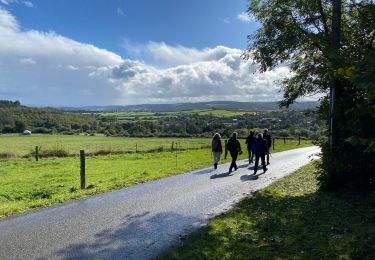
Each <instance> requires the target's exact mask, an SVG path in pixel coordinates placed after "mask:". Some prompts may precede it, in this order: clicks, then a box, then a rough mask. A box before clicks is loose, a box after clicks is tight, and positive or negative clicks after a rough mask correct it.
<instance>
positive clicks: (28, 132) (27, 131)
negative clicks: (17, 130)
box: [22, 130, 31, 135]
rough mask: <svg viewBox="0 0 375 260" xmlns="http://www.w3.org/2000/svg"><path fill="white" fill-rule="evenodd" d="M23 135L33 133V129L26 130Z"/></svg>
mask: <svg viewBox="0 0 375 260" xmlns="http://www.w3.org/2000/svg"><path fill="white" fill-rule="evenodd" d="M22 134H23V135H31V131H30V130H25V131H23V132H22Z"/></svg>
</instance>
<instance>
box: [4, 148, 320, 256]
mask: <svg viewBox="0 0 375 260" xmlns="http://www.w3.org/2000/svg"><path fill="white" fill-rule="evenodd" d="M318 152H319V148H318V147H306V148H301V149H295V150H290V151H285V152H280V153H275V154H273V157H272V158H271V164H270V165H269V166H268V169H269V170H268V171H267V173H266V174H262V172H263V171H262V170H261V169H260V170H259V171H258V175H257V176H255V177H254V176H251V174H252V172H253V171H252V170H249V169H248V165H247V163H246V162H245V161H243V160H242V161H239V163H238V165H239V167H240V168H239V169H238V170H237V171H235V172H233V173H232V174H231V175H228V173H227V171H228V168H229V164H224V165H220V166H219V174H218V175H217V176H213V175H212V168H206V169H201V170H198V171H194V172H190V173H186V174H181V175H177V176H173V177H169V178H164V179H160V180H157V181H153V182H149V183H145V184H142V185H137V186H133V187H130V188H125V189H121V190H117V191H114V192H109V193H105V194H101V195H97V196H93V197H90V198H86V199H80V200H76V201H73V202H69V203H66V204H63V205H58V206H55V207H50V208H45V209H41V210H38V211H35V212H31V213H26V214H22V215H19V216H15V217H11V218H8V219H5V220H2V221H0V259H1V260H2V259H7V260H8V259H150V258H152V257H154V256H157V255H158V254H160V253H161V252H163V251H164V250H166V249H168V248H169V247H171V246H173V245H176V244H178V243H179V242H180V237H181V236H185V235H187V234H189V233H190V232H192V231H193V230H195V229H196V228H199V227H201V226H203V225H204V224H206V223H207V220H208V219H209V218H212V217H214V216H215V215H217V214H220V213H222V212H224V211H225V210H226V209H228V208H229V207H230V206H231V205H233V203H235V202H237V201H238V200H240V199H241V198H243V197H244V196H247V195H248V194H249V193H251V192H252V191H255V190H258V189H261V188H264V187H266V186H267V185H269V184H270V183H272V182H274V181H275V180H277V179H280V178H282V177H284V176H286V175H288V174H290V173H291V172H293V171H295V170H296V169H298V168H300V167H301V166H303V165H305V164H307V163H308V162H309V161H310V160H311V157H310V156H311V155H312V154H316V153H318ZM250 169H251V168H250Z"/></svg>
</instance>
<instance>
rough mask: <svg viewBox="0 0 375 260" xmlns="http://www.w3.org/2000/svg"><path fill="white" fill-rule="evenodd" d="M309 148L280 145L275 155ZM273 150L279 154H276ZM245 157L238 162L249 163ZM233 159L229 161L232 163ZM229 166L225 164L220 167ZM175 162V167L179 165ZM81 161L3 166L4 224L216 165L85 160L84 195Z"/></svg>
mask: <svg viewBox="0 0 375 260" xmlns="http://www.w3.org/2000/svg"><path fill="white" fill-rule="evenodd" d="M309 145H311V142H304V143H302V144H301V145H300V146H298V145H297V143H296V142H294V143H292V142H290V143H287V144H286V145H283V144H279V145H277V146H276V147H277V150H275V152H277V151H281V150H288V149H293V148H298V147H304V146H309ZM276 147H275V148H276ZM246 156H247V154H246V152H244V153H243V154H242V156H240V159H243V158H246ZM229 157H230V156H229V155H228V158H227V160H226V161H229ZM224 161H225V160H224V159H222V161H221V163H223V162H224ZM176 162H177V163H176ZM79 163H80V162H79V157H78V156H75V157H69V158H48V159H47V158H45V159H44V158H42V159H40V160H39V161H38V162H36V161H35V160H33V159H18V160H7V161H0V218H1V217H5V216H9V215H12V214H15V213H19V212H24V211H27V210H30V209H32V208H36V207H41V206H46V205H51V204H54V203H59V202H64V201H68V200H71V199H74V198H78V197H83V196H88V195H91V194H97V193H101V192H105V191H109V190H113V189H118V188H121V187H128V186H131V185H136V184H139V183H143V182H147V181H151V180H155V179H159V178H162V177H166V176H171V175H175V174H179V173H183V172H188V171H191V170H195V169H200V168H203V167H208V166H211V165H212V155H211V152H210V150H209V149H197V150H187V151H179V152H178V153H177V159H176V153H171V152H160V153H142V154H140V153H138V154H135V153H132V154H120V155H105V156H93V157H87V160H86V169H87V170H86V172H87V173H86V179H87V180H86V185H87V187H88V188H87V189H86V190H83V191H82V190H80V189H79V187H80V182H79V180H80V179H79V178H80V177H79V173H80V165H79Z"/></svg>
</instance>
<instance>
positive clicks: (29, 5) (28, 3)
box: [22, 1, 34, 8]
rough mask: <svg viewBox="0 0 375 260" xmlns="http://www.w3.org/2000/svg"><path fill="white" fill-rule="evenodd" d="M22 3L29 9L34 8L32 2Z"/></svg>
mask: <svg viewBox="0 0 375 260" xmlns="http://www.w3.org/2000/svg"><path fill="white" fill-rule="evenodd" d="M22 3H23V4H24V5H26V6H27V7H30V8H32V7H34V4H33V3H31V2H30V1H23V2H22Z"/></svg>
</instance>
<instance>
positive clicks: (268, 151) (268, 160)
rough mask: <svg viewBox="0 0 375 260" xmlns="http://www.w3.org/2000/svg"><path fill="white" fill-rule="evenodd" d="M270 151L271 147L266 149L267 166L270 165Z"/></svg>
mask: <svg viewBox="0 0 375 260" xmlns="http://www.w3.org/2000/svg"><path fill="white" fill-rule="evenodd" d="M270 149H271V147H268V149H267V164H270Z"/></svg>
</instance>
